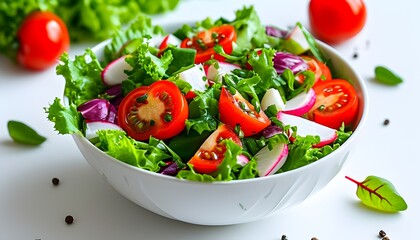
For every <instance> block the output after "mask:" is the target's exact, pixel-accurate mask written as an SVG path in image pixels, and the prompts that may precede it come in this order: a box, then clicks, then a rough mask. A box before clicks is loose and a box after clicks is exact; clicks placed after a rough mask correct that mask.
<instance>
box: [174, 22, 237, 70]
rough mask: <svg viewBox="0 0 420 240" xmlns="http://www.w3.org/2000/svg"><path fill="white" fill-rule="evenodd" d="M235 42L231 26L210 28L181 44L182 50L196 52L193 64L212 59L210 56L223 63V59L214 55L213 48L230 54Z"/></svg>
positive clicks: (234, 34) (234, 33)
mask: <svg viewBox="0 0 420 240" xmlns="http://www.w3.org/2000/svg"><path fill="white" fill-rule="evenodd" d="M234 41H236V31H235V28H234V27H233V26H231V25H221V26H215V27H212V28H210V29H208V30H206V31H202V32H199V33H198V34H197V35H196V36H195V37H193V38H192V39H190V38H186V39H184V40H183V41H182V42H181V47H182V48H193V49H195V50H196V51H197V55H196V57H195V63H203V62H205V61H208V60H210V59H211V58H212V56H213V57H214V58H215V59H217V60H219V61H224V59H225V58H224V57H222V56H220V55H219V54H216V52H215V51H214V46H215V45H216V44H218V45H220V46H221V47H222V48H223V50H224V51H225V53H227V54H230V53H232V50H233V46H232V43H233V42H234Z"/></svg>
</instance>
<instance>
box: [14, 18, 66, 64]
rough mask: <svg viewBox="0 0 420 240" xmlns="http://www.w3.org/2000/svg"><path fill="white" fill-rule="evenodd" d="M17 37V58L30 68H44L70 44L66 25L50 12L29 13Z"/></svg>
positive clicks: (55, 60) (54, 61)
mask: <svg viewBox="0 0 420 240" xmlns="http://www.w3.org/2000/svg"><path fill="white" fill-rule="evenodd" d="M17 37H18V40H19V49H18V54H17V60H18V62H19V63H20V64H21V65H22V66H24V67H26V68H28V69H31V70H44V69H46V68H48V67H50V66H52V65H54V64H56V63H57V59H58V58H59V57H60V55H61V54H62V53H63V52H65V51H67V50H68V49H69V45H70V38H69V33H68V31H67V27H66V25H65V24H64V22H63V21H62V20H61V19H60V18H59V17H58V16H57V15H55V14H53V13H51V12H41V11H36V12H33V13H31V14H29V15H28V16H27V17H26V18H25V20H24V21H23V22H22V24H21V26H20V28H19V30H18V33H17Z"/></svg>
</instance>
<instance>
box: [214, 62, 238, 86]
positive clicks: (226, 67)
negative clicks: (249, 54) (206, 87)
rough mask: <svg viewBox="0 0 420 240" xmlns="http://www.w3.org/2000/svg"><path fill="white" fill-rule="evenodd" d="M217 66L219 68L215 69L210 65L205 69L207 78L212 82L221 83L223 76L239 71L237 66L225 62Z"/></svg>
mask: <svg viewBox="0 0 420 240" xmlns="http://www.w3.org/2000/svg"><path fill="white" fill-rule="evenodd" d="M218 65H219V68H216V66H215V64H211V65H210V66H209V67H208V68H207V69H206V76H207V78H208V79H209V80H211V81H213V82H221V81H222V80H223V76H224V75H226V74H227V73H230V72H232V71H233V70H235V69H240V67H239V66H237V65H235V64H231V63H227V62H219V63H218Z"/></svg>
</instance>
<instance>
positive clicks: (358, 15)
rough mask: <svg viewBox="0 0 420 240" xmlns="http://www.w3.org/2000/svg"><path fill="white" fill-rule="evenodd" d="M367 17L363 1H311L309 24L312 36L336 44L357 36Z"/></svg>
mask: <svg viewBox="0 0 420 240" xmlns="http://www.w3.org/2000/svg"><path fill="white" fill-rule="evenodd" d="M366 17H367V11H366V5H365V3H364V1H363V0H334V1H331V0H311V1H310V3H309V24H310V27H311V30H312V32H313V34H314V36H315V37H316V38H318V39H320V40H322V41H324V42H327V43H329V44H338V43H341V42H343V41H346V40H348V39H350V38H352V37H354V36H355V35H357V34H358V33H359V32H360V31H361V30H362V29H363V27H364V25H365V22H366Z"/></svg>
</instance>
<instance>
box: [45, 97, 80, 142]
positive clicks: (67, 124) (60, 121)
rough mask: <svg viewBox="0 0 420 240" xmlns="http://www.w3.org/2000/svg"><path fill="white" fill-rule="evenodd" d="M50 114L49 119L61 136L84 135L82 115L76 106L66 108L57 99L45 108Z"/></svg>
mask: <svg viewBox="0 0 420 240" xmlns="http://www.w3.org/2000/svg"><path fill="white" fill-rule="evenodd" d="M44 110H45V112H46V113H47V114H48V115H47V118H48V120H50V121H51V122H53V123H54V129H55V130H56V131H57V132H58V133H59V134H73V133H79V134H82V132H81V131H80V129H82V115H81V114H80V113H79V112H78V111H77V108H76V106H75V105H74V104H71V105H70V106H69V107H64V106H63V105H62V104H61V100H60V99H59V98H55V99H54V102H53V103H52V104H51V105H50V106H49V107H45V108H44Z"/></svg>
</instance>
